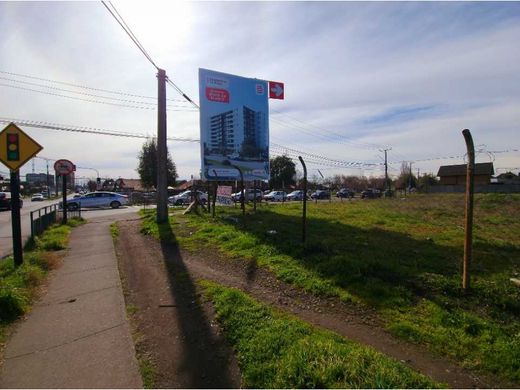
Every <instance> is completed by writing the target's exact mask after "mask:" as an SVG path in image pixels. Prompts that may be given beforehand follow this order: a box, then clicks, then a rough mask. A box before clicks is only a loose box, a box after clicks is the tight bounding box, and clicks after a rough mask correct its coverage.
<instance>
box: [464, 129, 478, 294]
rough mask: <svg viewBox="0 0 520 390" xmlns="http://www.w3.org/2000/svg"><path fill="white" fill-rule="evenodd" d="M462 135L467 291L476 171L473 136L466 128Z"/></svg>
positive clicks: (465, 289)
mask: <svg viewBox="0 0 520 390" xmlns="http://www.w3.org/2000/svg"><path fill="white" fill-rule="evenodd" d="M462 135H463V136H464V141H465V142H466V148H467V151H468V166H467V170H466V199H465V221H464V262H463V270H462V289H463V290H464V291H465V292H467V291H468V290H469V288H470V277H469V266H470V264H471V261H472V257H473V187H474V178H473V174H474V172H475V147H474V145H473V137H472V136H471V133H470V131H469V130H468V129H464V130H463V131H462Z"/></svg>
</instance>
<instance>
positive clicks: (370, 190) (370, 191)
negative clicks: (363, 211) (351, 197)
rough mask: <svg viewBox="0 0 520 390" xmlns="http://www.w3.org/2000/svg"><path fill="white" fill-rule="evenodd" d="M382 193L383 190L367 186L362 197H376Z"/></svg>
mask: <svg viewBox="0 0 520 390" xmlns="http://www.w3.org/2000/svg"><path fill="white" fill-rule="evenodd" d="M381 195H382V193H381V191H379V190H376V189H374V188H367V189H366V190H365V191H363V192H361V199H375V198H380V197H381Z"/></svg>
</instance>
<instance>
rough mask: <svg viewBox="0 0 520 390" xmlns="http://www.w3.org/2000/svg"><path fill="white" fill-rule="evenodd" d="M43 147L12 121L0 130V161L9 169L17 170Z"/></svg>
mask: <svg viewBox="0 0 520 390" xmlns="http://www.w3.org/2000/svg"><path fill="white" fill-rule="evenodd" d="M42 149H43V147H42V146H41V145H40V144H39V143H38V142H36V141H35V140H33V139H32V138H31V137H29V136H28V135H27V134H25V133H24V132H23V131H22V129H20V128H19V127H18V126H16V125H15V124H14V123H9V124H8V125H7V126H6V128H5V129H3V130H2V131H1V132H0V161H1V162H2V163H4V165H5V166H7V167H8V168H9V169H10V170H11V171H16V170H18V169H19V168H20V167H21V166H22V165H24V164H25V163H26V162H27V161H29V160H30V159H31V158H32V157H34V156H35V155H36V154H37V153H38V152H39V151H40V150H42Z"/></svg>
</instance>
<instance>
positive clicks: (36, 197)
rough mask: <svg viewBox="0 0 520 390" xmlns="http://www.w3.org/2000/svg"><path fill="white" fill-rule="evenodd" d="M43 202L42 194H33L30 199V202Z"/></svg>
mask: <svg viewBox="0 0 520 390" xmlns="http://www.w3.org/2000/svg"><path fill="white" fill-rule="evenodd" d="M44 200H45V198H44V196H43V194H40V193H37V194H33V196H32V197H31V202H41V201H44Z"/></svg>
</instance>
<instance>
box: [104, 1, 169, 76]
mask: <svg viewBox="0 0 520 390" xmlns="http://www.w3.org/2000/svg"><path fill="white" fill-rule="evenodd" d="M101 3H102V4H103V5H104V6H105V8H106V9H107V10H108V12H110V15H112V16H113V18H114V19H115V20H116V22H117V23H118V24H119V25H120V26H121V28H122V29H123V30H124V32H125V33H126V34H127V35H128V36H129V37H130V39H131V40H132V42H134V43H135V45H136V46H137V48H138V49H139V50H140V51H141V53H143V55H144V56H145V57H146V59H147V60H148V61H150V63H151V64H152V65H153V66H155V69H157V70H159V67H158V66H157V65H156V64H155V62H154V61H153V60H152V57H150V55H149V54H148V52H147V51H146V49H145V48H144V46H143V45H141V42H139V40H138V39H137V37H136V36H135V34H134V33H133V32H132V30H131V29H130V27H129V26H128V25H127V24H126V22H125V21H124V19H123V17H122V16H121V15H120V14H119V12H117V9H116V7H115V6H114V5H113V4H112V2H111V1H109V4H110V7H112V8H113V9H114V12H115V13H116V14H117V16H116V15H115V14H114V12H112V10H111V9H110V8H109V7H108V5H107V4H106V2H105V1H103V0H102V1H101ZM118 17H119V18H118Z"/></svg>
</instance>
